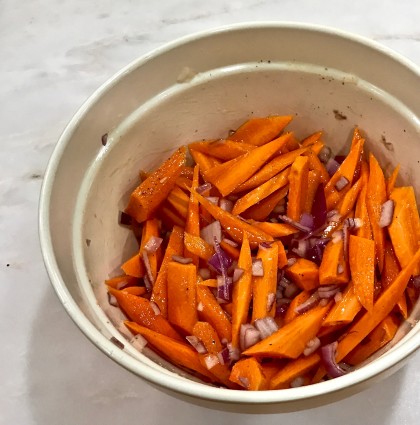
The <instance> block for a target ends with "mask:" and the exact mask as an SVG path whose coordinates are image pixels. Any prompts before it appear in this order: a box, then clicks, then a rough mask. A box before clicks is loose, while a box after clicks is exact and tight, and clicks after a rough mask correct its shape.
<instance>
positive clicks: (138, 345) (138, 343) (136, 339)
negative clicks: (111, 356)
mask: <svg viewBox="0 0 420 425" xmlns="http://www.w3.org/2000/svg"><path fill="white" fill-rule="evenodd" d="M130 344H131V345H132V346H133V347H134V348H135V349H136V350H138V351H142V350H143V348H144V347H146V345H147V340H146V338H144V337H143V336H142V335H140V334H137V335H134V336H133V338H131V340H130Z"/></svg>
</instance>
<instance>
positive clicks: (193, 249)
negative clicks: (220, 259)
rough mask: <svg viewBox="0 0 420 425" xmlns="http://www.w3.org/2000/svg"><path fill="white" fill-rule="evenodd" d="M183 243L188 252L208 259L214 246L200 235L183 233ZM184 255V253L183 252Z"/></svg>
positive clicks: (212, 252)
mask: <svg viewBox="0 0 420 425" xmlns="http://www.w3.org/2000/svg"><path fill="white" fill-rule="evenodd" d="M184 245H185V249H186V250H187V252H188V253H189V254H192V255H194V256H197V257H199V258H202V259H203V260H208V259H209V258H210V257H211V256H212V255H213V254H214V248H213V246H212V245H210V244H209V243H207V242H206V241H205V240H204V239H201V238H200V236H194V235H191V234H190V233H187V232H185V233H184ZM184 255H185V254H184Z"/></svg>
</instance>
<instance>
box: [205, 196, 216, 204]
mask: <svg viewBox="0 0 420 425" xmlns="http://www.w3.org/2000/svg"><path fill="white" fill-rule="evenodd" d="M206 199H207V200H208V201H209V202H211V203H212V204H213V205H218V204H219V197H218V196H207V197H206Z"/></svg>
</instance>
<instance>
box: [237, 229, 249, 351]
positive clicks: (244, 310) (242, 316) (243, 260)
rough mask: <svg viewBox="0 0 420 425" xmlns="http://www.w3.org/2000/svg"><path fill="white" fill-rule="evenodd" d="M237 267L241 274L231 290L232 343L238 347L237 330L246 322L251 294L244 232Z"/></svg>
mask: <svg viewBox="0 0 420 425" xmlns="http://www.w3.org/2000/svg"><path fill="white" fill-rule="evenodd" d="M238 267H239V268H241V269H242V270H243V274H242V276H241V277H240V278H239V279H238V281H237V282H236V283H235V284H234V285H233V292H232V345H233V346H234V347H239V331H240V328H241V325H242V324H244V323H246V322H247V318H248V311H249V305H250V303H251V294H252V258H251V249H250V246H249V241H248V237H247V235H246V233H245V234H244V239H243V242H242V246H241V253H240V255H239V259H238Z"/></svg>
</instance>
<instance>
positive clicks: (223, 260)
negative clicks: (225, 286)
mask: <svg viewBox="0 0 420 425" xmlns="http://www.w3.org/2000/svg"><path fill="white" fill-rule="evenodd" d="M213 245H214V248H215V251H216V252H215V253H214V254H213V255H212V256H211V257H210V259H209V260H208V261H207V263H208V264H209V265H210V266H212V267H213V268H214V270H216V272H217V273H220V274H221V275H222V276H224V277H226V276H227V270H228V268H229V267H230V266H231V265H232V263H233V259H232V258H231V257H230V256H229V255H228V254H227V253H226V252H225V251H224V250H223V248H222V247H221V246H220V245H219V242H218V241H217V239H216V238H214V240H213Z"/></svg>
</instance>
